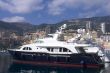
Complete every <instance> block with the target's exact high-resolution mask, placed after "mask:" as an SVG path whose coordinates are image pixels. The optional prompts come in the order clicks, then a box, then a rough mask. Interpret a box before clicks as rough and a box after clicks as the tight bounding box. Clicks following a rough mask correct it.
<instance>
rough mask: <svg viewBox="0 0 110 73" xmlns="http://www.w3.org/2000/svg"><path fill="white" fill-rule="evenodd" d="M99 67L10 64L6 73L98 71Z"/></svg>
mask: <svg viewBox="0 0 110 73" xmlns="http://www.w3.org/2000/svg"><path fill="white" fill-rule="evenodd" d="M100 71H101V70H100V69H87V68H86V69H82V68H58V67H44V66H32V65H23V64H12V65H11V66H10V68H9V72H8V73H100Z"/></svg>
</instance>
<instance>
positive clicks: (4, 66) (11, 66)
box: [0, 53, 110, 73]
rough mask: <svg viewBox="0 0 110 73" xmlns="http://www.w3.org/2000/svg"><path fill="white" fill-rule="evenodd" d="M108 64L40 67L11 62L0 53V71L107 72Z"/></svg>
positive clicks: (41, 72)
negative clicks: (75, 66)
mask: <svg viewBox="0 0 110 73" xmlns="http://www.w3.org/2000/svg"><path fill="white" fill-rule="evenodd" d="M109 72H110V65H109V64H106V65H105V68H103V69H97V68H61V67H60V68H58V67H44V66H43V67H42V66H35V65H23V64H16V63H13V59H12V58H11V57H10V55H9V54H7V53H0V73H109Z"/></svg>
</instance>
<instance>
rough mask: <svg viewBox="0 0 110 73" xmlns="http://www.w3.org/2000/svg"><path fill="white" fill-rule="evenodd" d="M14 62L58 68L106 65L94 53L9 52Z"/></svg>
mask: <svg viewBox="0 0 110 73" xmlns="http://www.w3.org/2000/svg"><path fill="white" fill-rule="evenodd" d="M9 53H10V54H11V55H12V57H13V59H14V62H16V63H21V64H33V65H45V66H58V67H91V68H100V67H104V64H103V62H102V60H101V59H100V57H99V56H98V55H97V54H94V53H90V54H87V53H82V54H48V53H40V52H39V53H38V52H22V51H12V50H9Z"/></svg>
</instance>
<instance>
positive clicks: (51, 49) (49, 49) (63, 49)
mask: <svg viewBox="0 0 110 73" xmlns="http://www.w3.org/2000/svg"><path fill="white" fill-rule="evenodd" d="M47 50H48V51H49V52H71V51H70V50H69V49H67V48H63V47H47Z"/></svg>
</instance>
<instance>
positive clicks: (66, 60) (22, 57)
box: [8, 25, 104, 68]
mask: <svg viewBox="0 0 110 73" xmlns="http://www.w3.org/2000/svg"><path fill="white" fill-rule="evenodd" d="M64 28H66V25H65V27H63V29H64ZM63 29H62V28H61V29H60V30H59V31H57V32H56V33H54V34H50V35H49V37H46V38H43V39H37V40H36V42H35V43H32V44H27V45H23V46H21V47H20V48H19V49H9V50H8V51H9V53H10V54H11V55H12V57H13V58H14V61H16V62H17V63H23V64H34V65H46V66H57V67H90V68H99V67H104V62H103V53H102V52H99V51H100V49H99V48H97V47H93V46H91V45H90V44H77V43H73V42H65V41H59V39H58V37H59V36H60V35H61V34H62V30H63Z"/></svg>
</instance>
